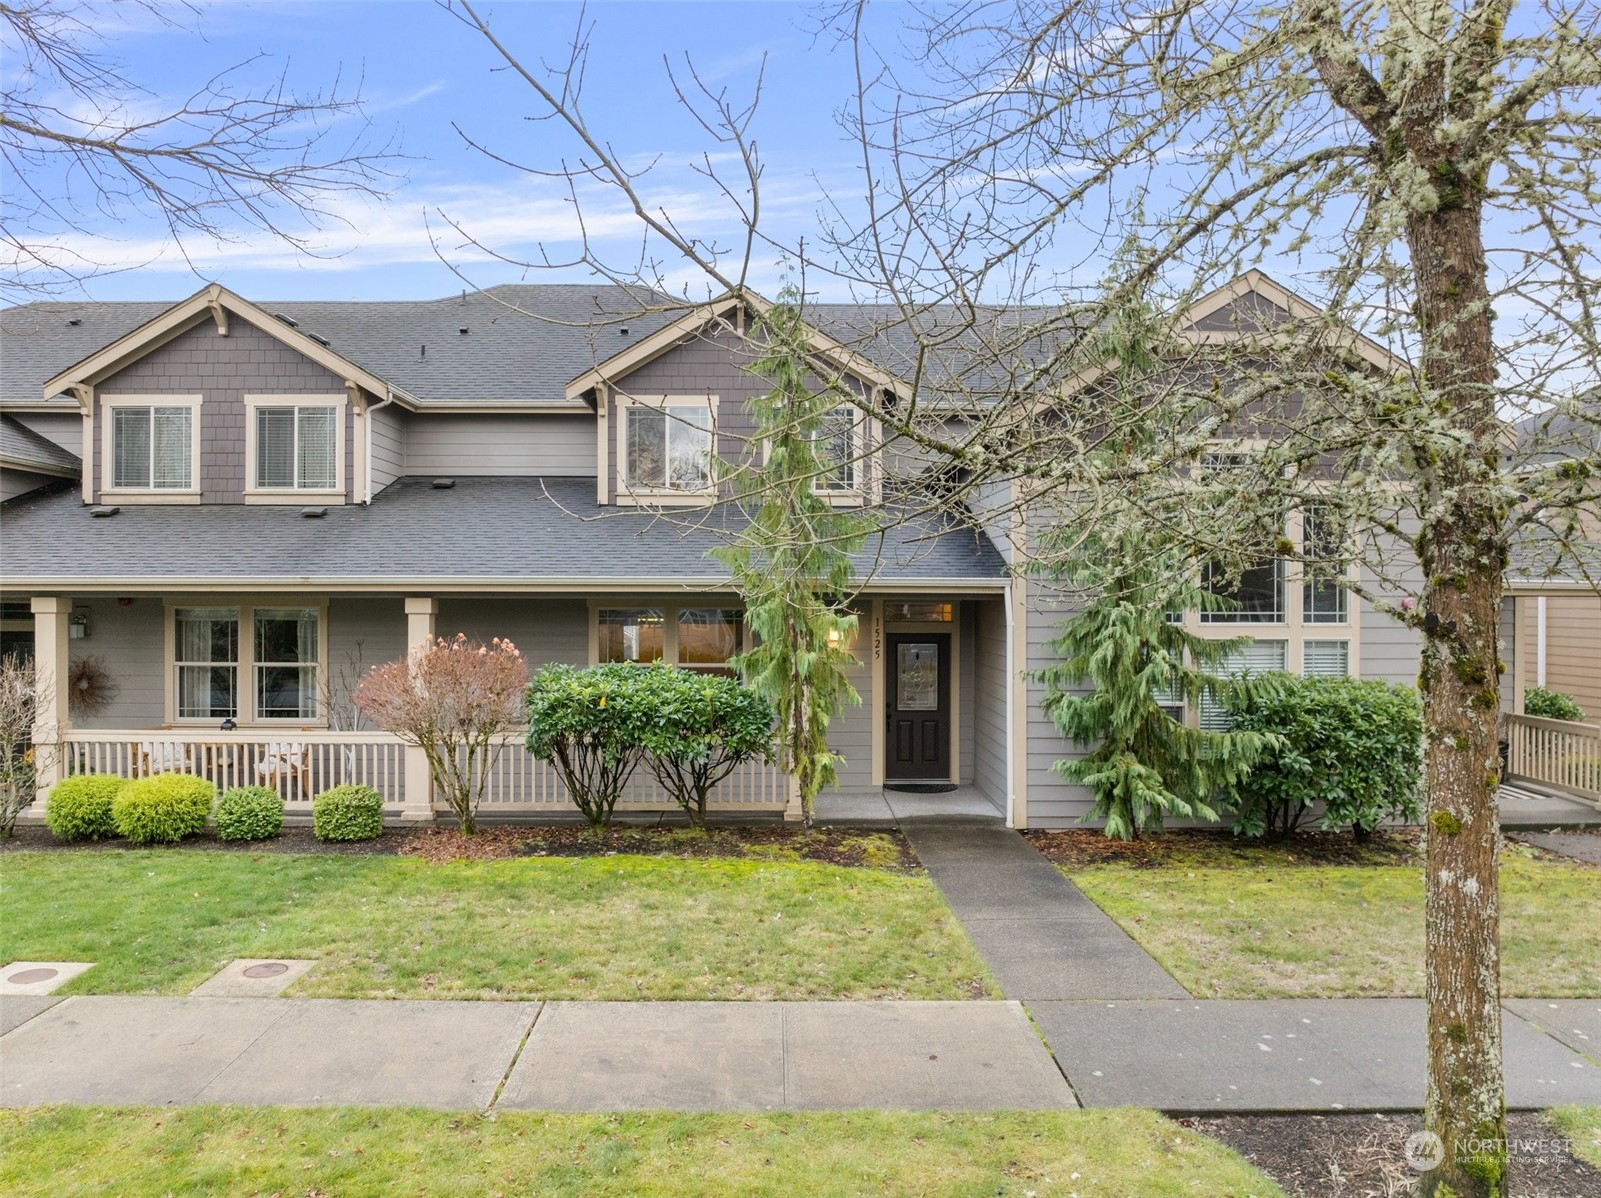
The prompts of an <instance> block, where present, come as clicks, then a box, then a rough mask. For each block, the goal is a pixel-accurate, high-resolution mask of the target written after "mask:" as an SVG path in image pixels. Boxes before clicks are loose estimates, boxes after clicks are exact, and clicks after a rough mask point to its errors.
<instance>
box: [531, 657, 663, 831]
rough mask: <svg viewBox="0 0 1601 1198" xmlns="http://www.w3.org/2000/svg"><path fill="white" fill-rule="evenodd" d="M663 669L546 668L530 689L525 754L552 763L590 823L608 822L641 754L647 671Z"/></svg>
mask: <svg viewBox="0 0 1601 1198" xmlns="http://www.w3.org/2000/svg"><path fill="white" fill-rule="evenodd" d="M668 668H669V667H666V666H662V667H659V668H657V669H655V670H653V669H650V668H646V667H642V666H637V665H627V664H613V665H604V666H591V667H590V668H589V669H587V670H578V669H574V668H573V667H572V666H565V665H554V666H546V667H545V668H544V669H542V670H540V671H539V673H537V674H535V675H534V680H533V682H532V683H531V684H530V685H529V687H528V751H529V752H530V753H532V754H533V755H534V756H535V757H539V758H541V759H543V760H545V761H548V762H550V763H551V765H552V766H553V767H554V768H555V770H556V775H557V776H558V777H559V778H560V779H561V780H562V782H563V784H564V785H565V786H566V787H567V794H568V796H569V797H570V798H571V799H572V801H573V802H574V803H575V804H576V805H577V807H578V810H579V811H581V812H583V814H584V818H585V819H586V820H588V821H589V824H590V826H591V827H593V828H597V829H601V828H606V827H609V826H610V824H611V818H612V811H613V810H614V809H615V808H616V806H617V800H618V798H619V797H620V796H621V795H622V793H623V788H624V787H625V786H627V785H628V780H629V779H630V778H631V777H633V774H634V771H635V770H636V769H637V768H639V763H640V762H641V761H642V760H643V759H644V756H645V743H644V742H645V732H646V725H647V724H648V723H649V722H650V721H651V720H653V719H654V718H655V715H654V711H655V708H654V704H653V703H652V702H651V697H650V696H651V694H652V693H653V692H652V687H653V686H655V685H656V683H654V682H653V680H652V675H653V674H659V673H660V672H662V671H664V670H666V669H668Z"/></svg>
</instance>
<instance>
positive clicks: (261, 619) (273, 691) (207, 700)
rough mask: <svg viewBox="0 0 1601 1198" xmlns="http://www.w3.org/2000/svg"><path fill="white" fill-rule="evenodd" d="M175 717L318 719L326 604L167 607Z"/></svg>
mask: <svg viewBox="0 0 1601 1198" xmlns="http://www.w3.org/2000/svg"><path fill="white" fill-rule="evenodd" d="M171 619H172V639H171V642H170V643H171V646H172V650H171V652H172V674H171V677H172V685H173V698H172V707H171V715H172V718H173V719H175V720H178V721H181V722H189V721H194V722H204V723H208V724H209V723H213V722H215V721H217V720H224V719H232V720H239V721H241V722H252V723H273V722H282V723H295V724H306V723H311V722H313V721H318V720H320V719H321V718H322V704H321V680H322V670H323V665H324V663H323V648H324V646H323V635H322V625H323V620H324V609H323V608H322V607H320V606H314V607H306V606H302V605H299V604H293V605H290V604H285V605H283V606H278V605H272V606H269V605H267V604H262V605H261V606H259V607H252V606H241V607H207V606H201V605H198V604H197V605H195V606H186V607H174V608H173V609H172V616H171Z"/></svg>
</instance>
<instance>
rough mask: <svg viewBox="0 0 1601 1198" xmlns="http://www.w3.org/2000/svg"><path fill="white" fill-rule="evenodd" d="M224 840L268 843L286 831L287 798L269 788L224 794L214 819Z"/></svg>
mask: <svg viewBox="0 0 1601 1198" xmlns="http://www.w3.org/2000/svg"><path fill="white" fill-rule="evenodd" d="M211 818H212V822H213V823H214V824H216V825H217V836H218V837H219V838H220V839H222V840H267V839H270V838H271V837H274V836H276V835H278V833H280V832H282V831H283V830H284V801H283V796H282V795H280V794H279V793H278V792H277V791H276V790H272V789H270V788H268V787H265V786H236V787H234V788H233V789H232V790H225V791H223V792H222V797H221V798H219V799H218V800H217V810H216V812H215V813H214V814H213V815H212V817H211Z"/></svg>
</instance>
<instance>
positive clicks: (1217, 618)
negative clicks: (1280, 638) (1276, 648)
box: [1201, 558, 1285, 624]
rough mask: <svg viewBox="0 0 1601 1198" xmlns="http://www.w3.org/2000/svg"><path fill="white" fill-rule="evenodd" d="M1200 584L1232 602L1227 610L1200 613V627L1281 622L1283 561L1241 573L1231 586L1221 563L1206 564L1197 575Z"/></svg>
mask: <svg viewBox="0 0 1601 1198" xmlns="http://www.w3.org/2000/svg"><path fill="white" fill-rule="evenodd" d="M1201 585H1202V586H1204V587H1205V588H1206V589H1207V590H1209V591H1211V592H1212V594H1214V595H1221V596H1223V597H1224V598H1226V599H1231V600H1233V606H1232V607H1231V608H1230V609H1229V610H1228V611H1203V612H1202V613H1201V623H1203V624H1282V623H1284V620H1285V604H1284V562H1283V561H1282V560H1280V559H1278V558H1274V559H1273V560H1272V561H1269V562H1264V563H1262V564H1261V565H1257V566H1249V567H1247V568H1246V569H1244V570H1241V571H1240V576H1239V579H1238V581H1237V582H1232V584H1231V581H1230V579H1229V577H1228V573H1227V571H1226V570H1225V569H1224V567H1223V566H1222V565H1221V564H1219V563H1217V562H1208V563H1207V564H1206V567H1205V569H1204V570H1202V572H1201Z"/></svg>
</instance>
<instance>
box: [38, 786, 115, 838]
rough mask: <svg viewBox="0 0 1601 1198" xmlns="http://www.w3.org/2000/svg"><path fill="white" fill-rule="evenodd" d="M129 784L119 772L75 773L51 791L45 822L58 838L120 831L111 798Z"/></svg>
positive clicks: (95, 836) (104, 835)
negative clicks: (113, 814) (112, 812)
mask: <svg viewBox="0 0 1601 1198" xmlns="http://www.w3.org/2000/svg"><path fill="white" fill-rule="evenodd" d="M126 785H128V779H126V778H124V777H122V776H121V775H120V774H74V775H73V776H72V777H70V778H63V779H62V780H61V781H60V782H57V783H56V784H55V786H54V787H53V788H52V789H51V791H50V802H49V803H48V804H47V805H46V806H45V809H44V822H45V825H46V826H47V827H48V828H49V829H50V834H51V835H52V836H54V837H55V838H56V839H57V840H100V839H101V838H102V837H106V836H115V835H116V834H117V824H116V821H115V820H113V819H112V818H111V800H112V799H114V798H116V797H117V793H118V792H119V791H120V790H122V788H123V787H124V786H126Z"/></svg>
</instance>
